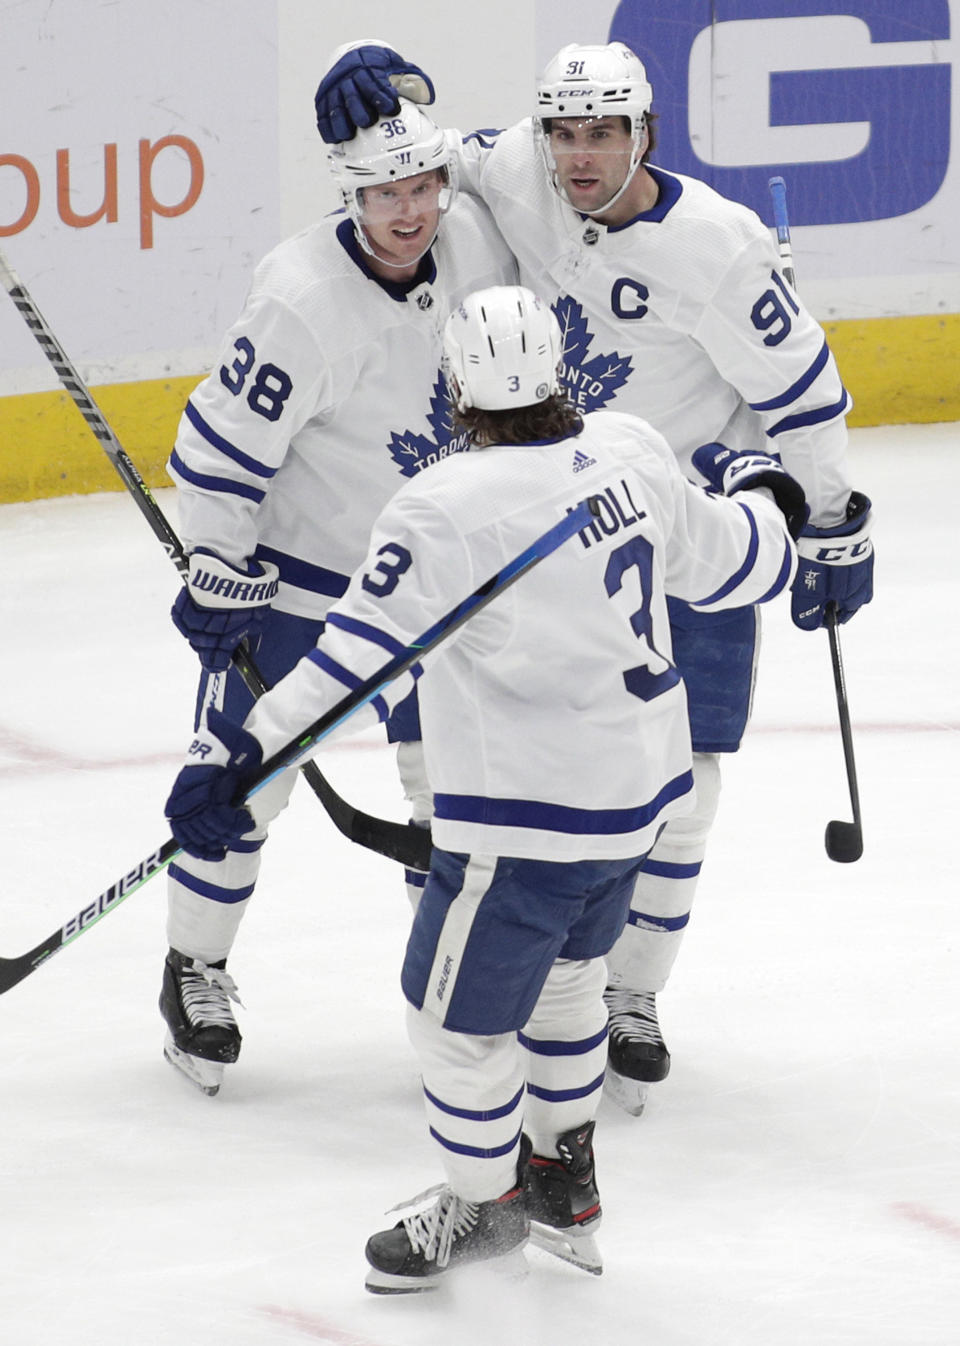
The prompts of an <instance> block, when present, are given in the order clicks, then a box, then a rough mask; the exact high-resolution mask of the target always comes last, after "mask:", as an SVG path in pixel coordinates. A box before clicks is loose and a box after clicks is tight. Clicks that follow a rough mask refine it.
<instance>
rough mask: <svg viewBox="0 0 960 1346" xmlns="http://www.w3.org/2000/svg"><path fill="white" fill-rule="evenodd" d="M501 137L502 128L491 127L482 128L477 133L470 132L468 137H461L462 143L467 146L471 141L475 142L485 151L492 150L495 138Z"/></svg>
mask: <svg viewBox="0 0 960 1346" xmlns="http://www.w3.org/2000/svg"><path fill="white" fill-rule="evenodd" d="M499 135H503V127H502V126H501V127H499V128H495V127H492V126H483V127H481V128H480V129H479V130H477V131H471V132H470V133H469V135H465V136H464V137H463V143H464V144H465V145H468V144H469V143H470V141H471V140H475V141H476V142H477V144H478V145H480V146H481V147H482V148H483V149H485V150H490V149H493V142H494V140H496V138H497V136H499Z"/></svg>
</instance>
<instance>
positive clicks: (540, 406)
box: [453, 392, 583, 449]
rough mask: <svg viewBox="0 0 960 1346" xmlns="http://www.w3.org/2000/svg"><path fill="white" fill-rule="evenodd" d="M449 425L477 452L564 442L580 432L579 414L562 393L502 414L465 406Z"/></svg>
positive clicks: (581, 426)
mask: <svg viewBox="0 0 960 1346" xmlns="http://www.w3.org/2000/svg"><path fill="white" fill-rule="evenodd" d="M453 424H454V426H455V428H456V429H458V430H465V431H466V432H467V434H468V435H469V436H470V442H471V444H473V445H475V446H476V447H477V448H478V449H483V448H486V447H487V445H489V444H536V443H537V442H538V441H539V440H542V439H566V438H567V436H569V435H578V434H579V433H580V431H581V430H582V429H583V421H582V420H581V419H580V413H579V412H578V411H577V410H576V408H575V407H574V405H573V403H572V402H570V401H569V400H568V398H567V395H566V393H563V392H560V393H554V394H553V395H552V396H551V397H547V398H545V399H544V401H542V402H534V403H533V405H532V406H529V407H517V408H513V407H510V408H508V409H507V410H505V411H484V410H483V408H481V407H468V408H467V409H466V411H454V413H453Z"/></svg>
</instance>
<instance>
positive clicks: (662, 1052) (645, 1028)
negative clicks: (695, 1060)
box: [603, 986, 670, 1117]
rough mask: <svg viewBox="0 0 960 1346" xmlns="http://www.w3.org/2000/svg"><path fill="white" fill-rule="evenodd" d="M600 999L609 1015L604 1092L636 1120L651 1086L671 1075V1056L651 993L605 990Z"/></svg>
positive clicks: (610, 988)
mask: <svg viewBox="0 0 960 1346" xmlns="http://www.w3.org/2000/svg"><path fill="white" fill-rule="evenodd" d="M603 999H604V1002H605V1003H606V1006H607V1013H608V1015H609V1030H610V1037H609V1040H608V1043H607V1072H606V1091H607V1093H608V1094H609V1096H610V1097H611V1098H612V1099H613V1101H614V1102H615V1103H617V1104H619V1106H620V1107H621V1108H623V1109H624V1111H625V1112H629V1113H631V1114H632V1115H633V1116H634V1117H639V1116H640V1114H641V1113H642V1112H643V1109H644V1106H645V1104H646V1101H647V1093H648V1091H649V1088H650V1085H651V1084H657V1083H659V1081H660V1080H665V1079H666V1078H667V1075H668V1074H669V1073H670V1053H669V1052H668V1051H667V1044H666V1043H665V1042H664V1040H663V1035H662V1034H661V1032H660V1024H659V1023H658V1022H657V999H656V996H655V995H654V993H653V992H652V991H625V990H617V989H616V988H615V987H613V986H608V987H607V989H606V990H605V991H604V993H603Z"/></svg>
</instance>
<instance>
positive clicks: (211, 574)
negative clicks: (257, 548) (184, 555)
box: [170, 547, 279, 673]
mask: <svg viewBox="0 0 960 1346" xmlns="http://www.w3.org/2000/svg"><path fill="white" fill-rule="evenodd" d="M278 576H279V571H278V570H277V567H276V566H275V565H272V564H271V563H270V562H269V561H267V562H263V563H261V562H260V561H248V562H247V566H246V569H245V570H239V569H238V568H237V567H236V566H232V565H231V564H230V563H229V561H224V560H223V559H222V558H221V557H219V556H216V555H215V554H214V553H213V552H210V551H206V550H205V549H204V548H202V547H198V548H197V550H196V551H195V552H193V553H192V554H191V556H190V573H189V575H188V577H187V581H186V583H185V584H184V586H183V588H182V589H181V590H180V593H179V594H178V595H177V601H176V602H175V603H174V605H173V607H172V608H171V610H170V616H171V617H172V619H173V624H174V626H175V627H176V628H177V630H178V631H179V632H180V634H181V635H182V636H185V637H186V639H187V640H188V641H189V642H190V648H191V649H193V650H195V651H196V653H197V654H198V655H199V656H200V662H201V664H202V665H203V667H204V668H205V669H206V670H207V671H208V672H209V673H220V672H222V671H223V670H224V669H225V668H226V667H227V666H228V665H229V663H230V658H231V656H232V654H233V652H234V650H235V649H236V648H237V646H238V645H239V644H240V642H241V640H245V639H246V640H253V639H254V638H255V637H256V635H257V633H258V632H259V630H260V626H261V624H262V622H263V618H264V616H265V615H266V612H267V609H268V608H269V606H270V603H271V602H272V600H273V599H274V597H275V596H276V593H277V581H278Z"/></svg>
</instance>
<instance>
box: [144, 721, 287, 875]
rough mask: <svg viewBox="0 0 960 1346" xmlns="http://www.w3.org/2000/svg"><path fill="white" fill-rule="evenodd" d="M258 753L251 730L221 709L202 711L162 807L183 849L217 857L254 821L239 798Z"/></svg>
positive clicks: (248, 782) (198, 855)
mask: <svg viewBox="0 0 960 1346" xmlns="http://www.w3.org/2000/svg"><path fill="white" fill-rule="evenodd" d="M262 759H263V753H262V750H261V748H260V744H259V743H258V742H257V740H256V739H255V738H254V736H253V735H252V734H250V733H248V732H247V730H246V729H244V728H243V726H242V725H238V724H234V722H233V721H232V720H229V719H228V718H227V716H226V715H224V714H223V712H222V711H219V710H216V709H215V708H213V707H211V708H210V709H209V710H208V711H207V723H206V729H205V730H204V729H201V730H199V731H198V733H197V736H196V738H194V740H193V742H192V743H191V745H190V747H189V749H188V751H187V765H186V766H184V767H182V768H181V770H180V774H179V775H178V776H177V779H176V780H175V781H174V783H173V789H172V790H171V791H170V797H169V798H168V800H167V802H166V805H165V806H164V812H165V814H166V817H167V819H168V820H169V823H170V831H171V832H172V833H173V836H174V838H175V840H176V841H178V842H179V844H180V845H181V846H182V848H183V849H184V850H185V851H186V852H187V854H188V855H193V856H196V858H197V859H198V860H222V859H223V857H224V855H225V854H226V851H227V848H228V847H229V846H230V844H231V842H235V841H236V840H238V838H240V837H242V836H243V835H244V833H245V832H249V831H251V829H252V828H253V827H254V821H253V817H252V815H251V814H250V811H249V809H247V808H246V807H244V805H243V804H237V803H235V802H234V801H235V800H237V799H243V798H244V797H245V795H246V793H247V790H248V789H249V787H250V785H251V784H252V783H253V779H254V777H255V775H256V773H257V771H258V770H259V769H260V765H261V762H262Z"/></svg>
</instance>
